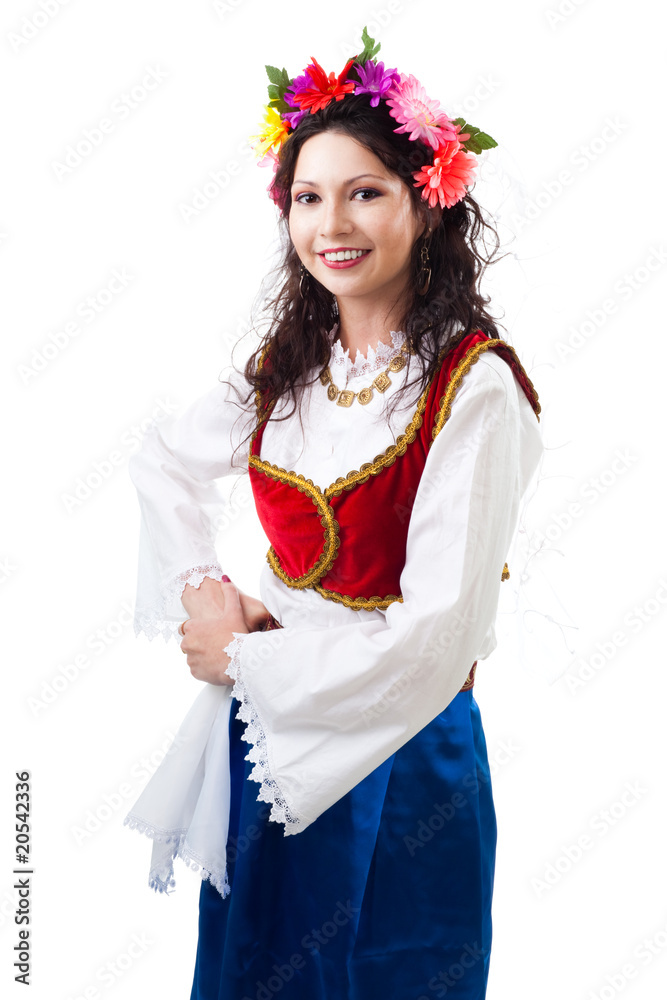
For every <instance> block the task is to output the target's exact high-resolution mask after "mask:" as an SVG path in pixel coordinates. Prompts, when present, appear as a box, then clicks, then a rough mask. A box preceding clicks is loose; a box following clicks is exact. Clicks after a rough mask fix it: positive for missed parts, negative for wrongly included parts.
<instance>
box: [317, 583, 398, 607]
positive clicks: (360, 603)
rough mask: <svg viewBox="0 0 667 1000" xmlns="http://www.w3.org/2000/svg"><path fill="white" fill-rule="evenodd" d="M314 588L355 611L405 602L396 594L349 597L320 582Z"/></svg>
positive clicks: (327, 597) (323, 595)
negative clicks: (328, 588) (395, 602)
mask: <svg viewBox="0 0 667 1000" xmlns="http://www.w3.org/2000/svg"><path fill="white" fill-rule="evenodd" d="M313 590H316V591H317V593H318V594H321V595H322V597H325V598H326V599H327V600H328V601H337V602H338V604H344V605H345V607H346V608H353V610H354V611H374V610H375V609H376V608H383V609H384V608H388V607H389V605H390V604H393V603H394V601H401V603H402V602H403V598H402V597H397V596H396V594H388V595H387V597H348V596H347V594H339V593H337V592H336V591H335V590H327V589H326V588H325V587H323V586H322V585H321V584H319V583H316V584H314V586H313Z"/></svg>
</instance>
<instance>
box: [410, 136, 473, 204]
mask: <svg viewBox="0 0 667 1000" xmlns="http://www.w3.org/2000/svg"><path fill="white" fill-rule="evenodd" d="M476 164H477V160H476V157H475V156H474V155H473V154H472V153H467V152H466V151H465V150H464V149H462V148H461V143H460V142H459V141H458V139H457V140H454V141H449V142H445V143H443V145H442V146H440V148H439V149H437V150H436V151H435V155H434V157H433V166H424V167H422V169H421V170H418V171H417V172H416V173H415V174H413V177H414V179H415V187H421V186H422V185H423V186H424V190H423V191H422V198H424V200H425V201H428V203H429V206H430V208H435V206H436V205H437V204H438V202H439V203H440V208H451V207H452V206H453V205H456V203H457V202H459V201H460V200H461V198H464V197H465V194H466V187H467V186H468V185H470V184H472V182H473V180H474V178H475V167H476Z"/></svg>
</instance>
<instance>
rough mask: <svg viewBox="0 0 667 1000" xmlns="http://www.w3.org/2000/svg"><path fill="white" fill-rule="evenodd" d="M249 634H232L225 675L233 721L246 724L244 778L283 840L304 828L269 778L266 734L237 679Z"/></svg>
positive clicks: (226, 648) (240, 681) (243, 737)
mask: <svg viewBox="0 0 667 1000" xmlns="http://www.w3.org/2000/svg"><path fill="white" fill-rule="evenodd" d="M249 634H251V633H248V632H233V633H232V635H233V636H234V638H233V639H232V641H231V642H230V643H229V645H228V646H225V650H224V651H225V653H227V655H228V656H229V657H230V659H231V663H230V664H229V666H228V667H227V670H226V671H225V673H227V674H228V675H229V677H231V678H232V680H233V681H234V687H233V688H232V691H231V694H232V698H236V700H237V701H239V702H240V703H241V704H240V707H239V710H238V713H237V716H236V718H237V719H240V720H241V721H242V722H245V723H247V725H246V730H245V732H244V734H243V736H242V739H243V740H245V742H246V743H250V744H251V746H250V750H249V752H248V754H247V755H246V758H245V759H246V760H249V761H251V762H252V763H254V765H255V766H254V768H253V769H252V771H251V772H250V774H249V775H248V777H249V778H250V779H251V780H252V781H257V782H258V783H259V784H260V785H261V788H260V790H259V794H258V796H257V801H258V802H267V803H269V804H270V805H271V813H270V815H269V819H270V820H273V821H274V822H275V823H284V825H285V836H286V837H287V836H289V835H290V834H293V833H300V832H301V830H302V829H304V827H305V825H306V824H304V823H303V821H302V820H301V819H300V818H299V817H297V816H295V815H294V813H293V812H292V811H291V810H290V807H289V806H288V804H287V802H286V801H285V798H284V797H283V795H282V793H281V791H280V788H279V787H278V784H277V782H276V781H275V779H274V778H273V776H272V774H271V767H270V764H269V759H268V749H267V745H266V733H265V731H264V727H263V725H262V723H261V721H260V718H259V716H258V714H257V710H256V709H255V706H254V705H253V704H252V702H251V700H250V696H249V695H248V692H247V690H246V688H245V685H244V683H243V679H242V677H241V671H240V667H241V650H242V648H243V642H244V640H245V639H247V637H248V635H249Z"/></svg>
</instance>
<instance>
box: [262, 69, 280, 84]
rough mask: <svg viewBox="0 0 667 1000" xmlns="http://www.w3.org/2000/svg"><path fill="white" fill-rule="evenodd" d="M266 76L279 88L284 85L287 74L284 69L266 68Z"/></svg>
mask: <svg viewBox="0 0 667 1000" xmlns="http://www.w3.org/2000/svg"><path fill="white" fill-rule="evenodd" d="M265 69H266V75H267V76H268V78H269V80H270V81H271V83H275V84H277V85H278V86H280V84H281V83H282V79H283V76H284V74H285V70H284V69H282V70H281V69H278V68H277V67H276V66H265Z"/></svg>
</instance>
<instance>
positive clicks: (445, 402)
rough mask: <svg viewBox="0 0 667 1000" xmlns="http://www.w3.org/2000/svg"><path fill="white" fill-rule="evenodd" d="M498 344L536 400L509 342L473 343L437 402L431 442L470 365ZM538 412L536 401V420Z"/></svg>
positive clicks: (443, 423) (440, 427)
mask: <svg viewBox="0 0 667 1000" xmlns="http://www.w3.org/2000/svg"><path fill="white" fill-rule="evenodd" d="M498 345H500V346H502V347H503V348H505V350H507V351H509V353H510V354H511V355H512V358H513V360H514V361H515V362H516V364H517V366H518V368H519V369H520V371H521V373H522V375H523V376H524V377H525V379H526V382H527V384H528V385H529V386H530V388H531V389H532V391H533V392H534V393H535V399H536V400H537V393H536V392H535V387H534V385H533V383H532V382H531V381H530V379H529V378H528V375H527V374H526V371H525V369H524V367H523V365H522V364H521V362H520V361H519V359H518V357H517V354H516V351H515V350H514V348H513V347H510V345H509V344H506V343H505V341H504V340H484V341H482V342H481V343H479V344H475V346H474V347H471V348H470V350H469V351H468V353H467V354H465V355H464V357H463V358H462V359H461V361H459V363H458V365H457V366H456V368H455V369H454V371H453V372H452V374H451V376H450V379H449V383H448V385H447V389H446V391H445V394H444V396H442V397H441V399H440V403H439V404H438V412H437V414H436V417H435V423H434V424H433V430H432V431H431V444H432V443H433V441H435V439H436V437H437V436H438V434H439V433H440V431H441V430H442V428H443V427H444V426H445V424H446V423H447V421H448V420H449V416H450V414H451V411H452V403H453V402H454V397H455V396H456V393H457V392H458V391H459V387H460V385H461V382H462V381H463V379H464V378H465V376H466V375H467V374H468V372H469V371H470V369H471V368H472V366H473V365H474V364H475V363H476V362H477V361H479V359H480V357H481V356H482V354H484V352H485V351H488V350H489V349H490V348H493V347H496V346H498ZM539 412H540V404H539V402H538V403H537V411H536V414H535V415H536V416H537V419H538V420H539V419H540V418H539V415H538V414H539Z"/></svg>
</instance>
